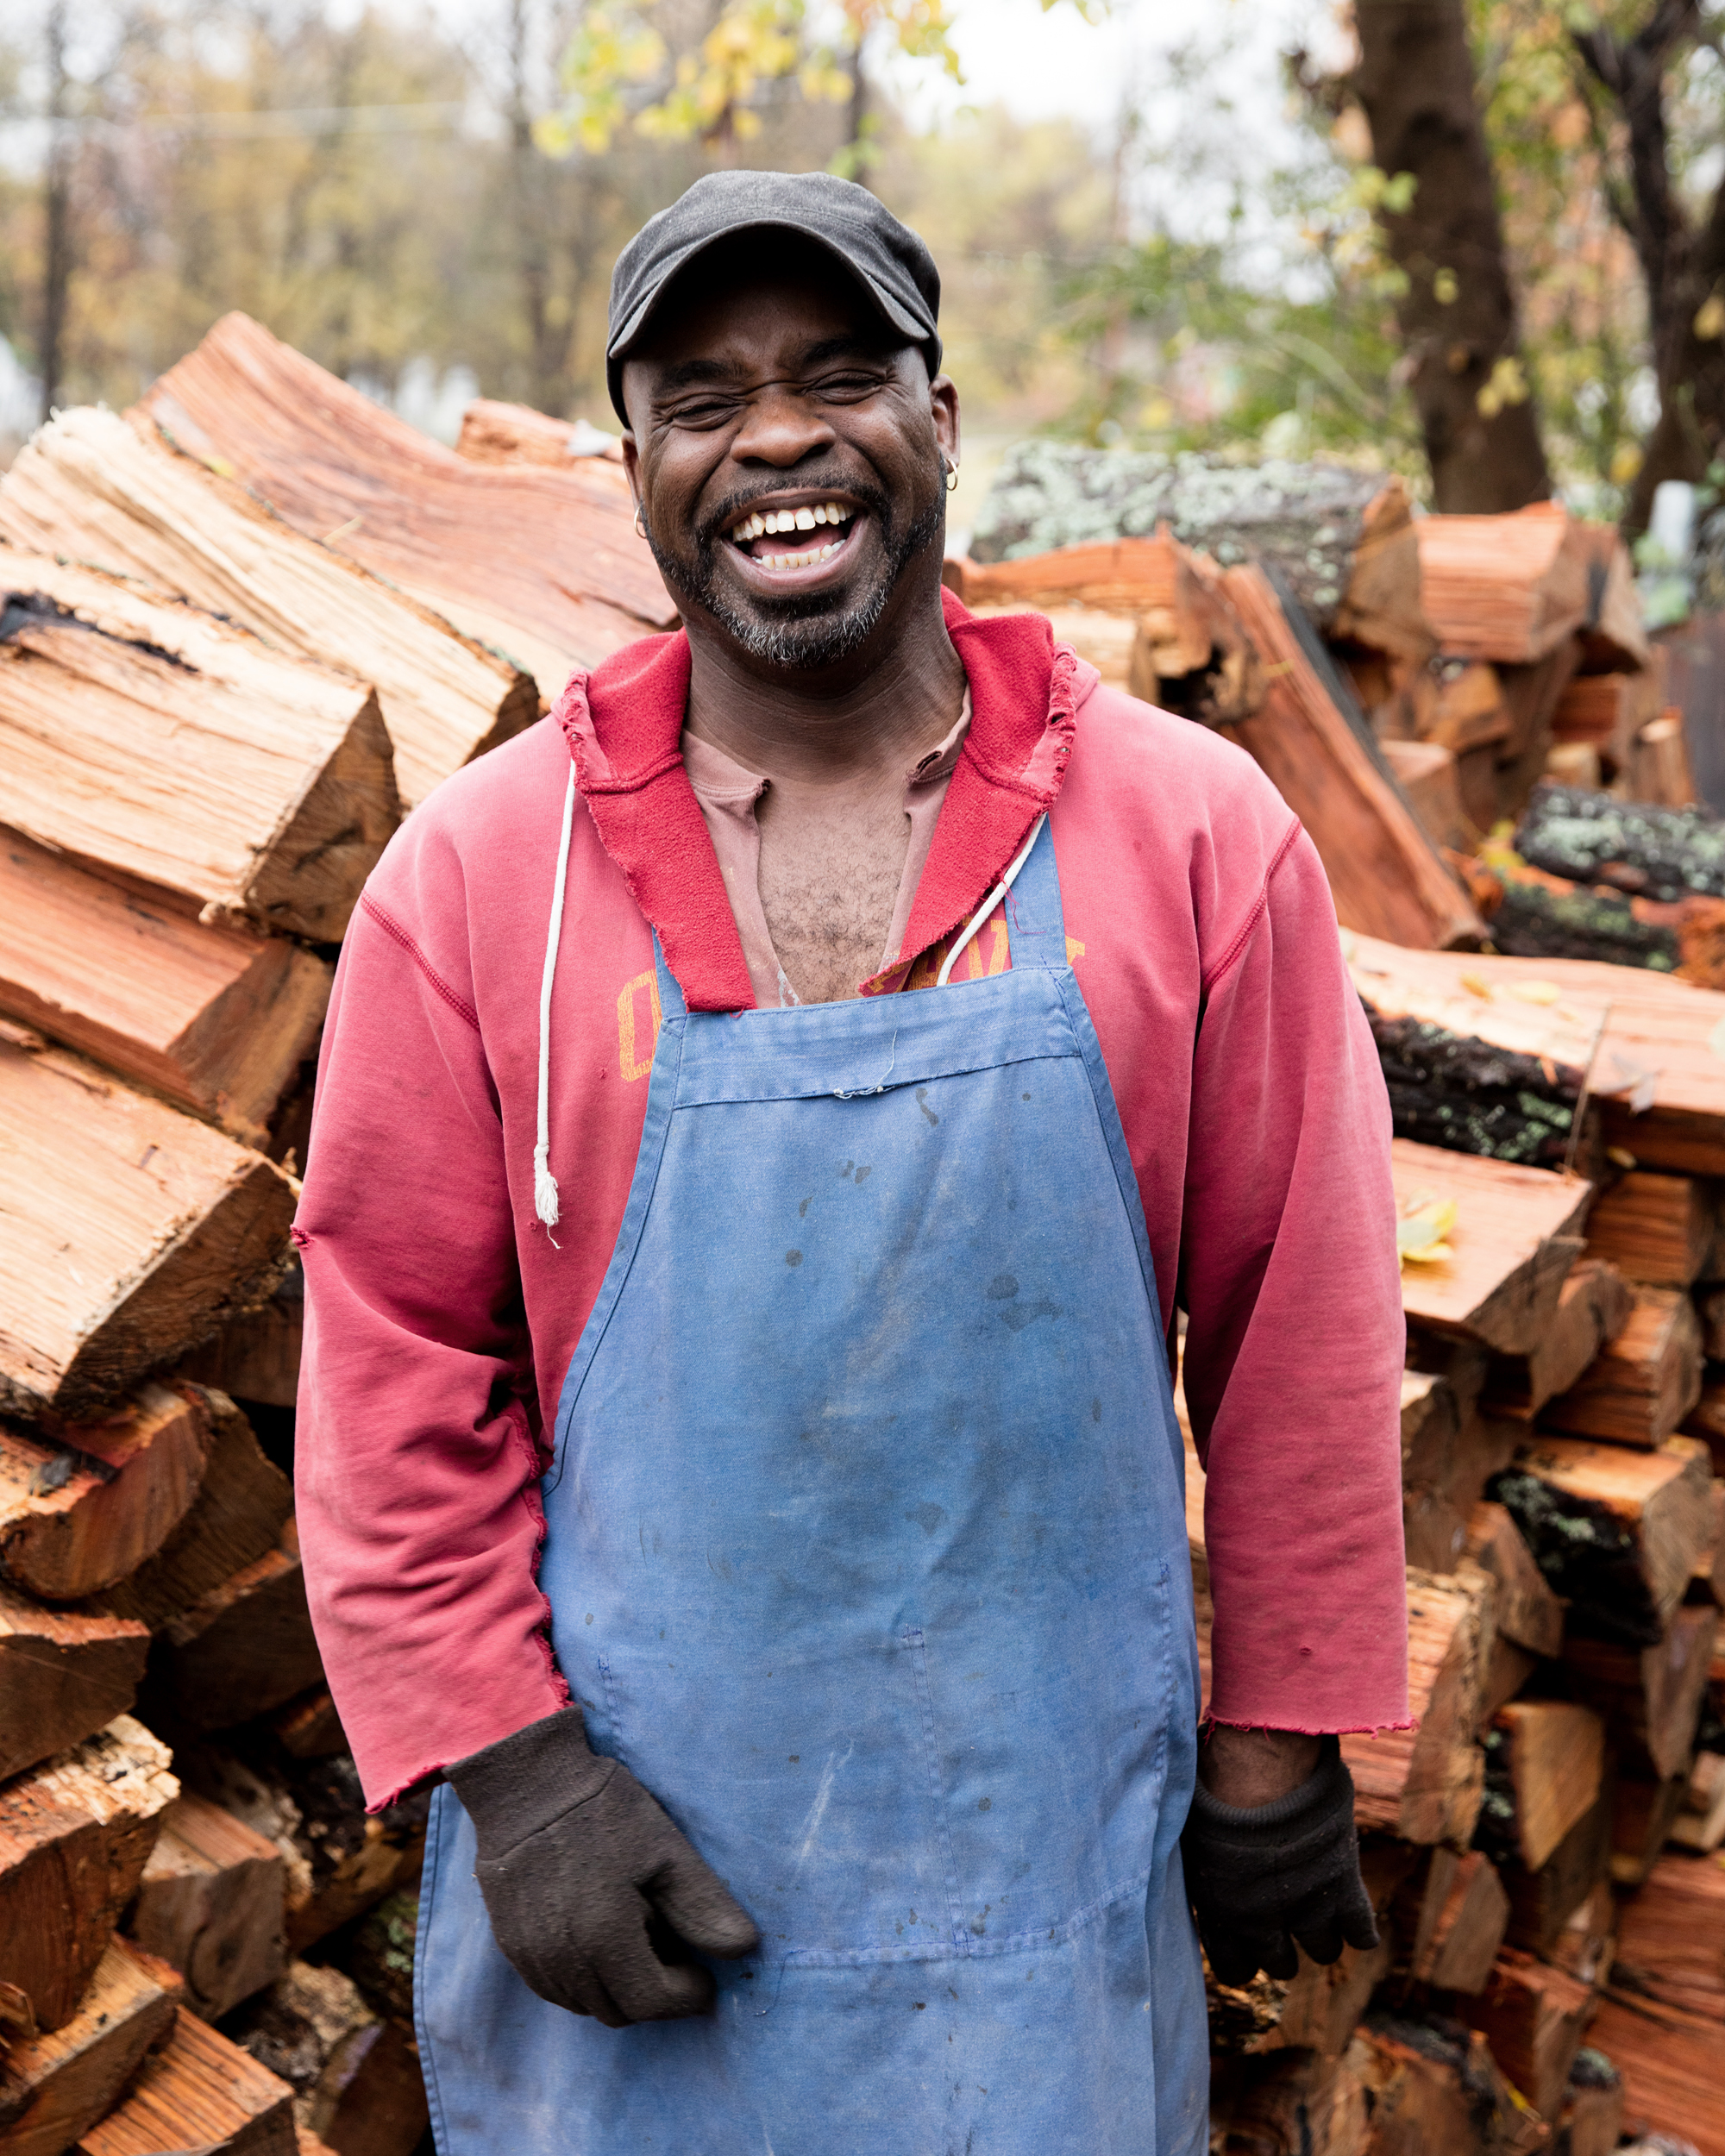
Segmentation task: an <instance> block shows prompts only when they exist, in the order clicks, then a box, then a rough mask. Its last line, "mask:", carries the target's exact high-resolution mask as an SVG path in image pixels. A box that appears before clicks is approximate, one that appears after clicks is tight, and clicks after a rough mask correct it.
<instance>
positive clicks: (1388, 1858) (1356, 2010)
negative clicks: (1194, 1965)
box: [1205, 1835, 1418, 2059]
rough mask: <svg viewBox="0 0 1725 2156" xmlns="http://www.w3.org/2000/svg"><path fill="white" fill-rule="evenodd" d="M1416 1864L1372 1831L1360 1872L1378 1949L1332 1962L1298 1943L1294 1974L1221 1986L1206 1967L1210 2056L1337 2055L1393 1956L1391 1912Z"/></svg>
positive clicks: (1345, 1953)
mask: <svg viewBox="0 0 1725 2156" xmlns="http://www.w3.org/2000/svg"><path fill="white" fill-rule="evenodd" d="M1417 1862H1418V1854H1417V1852H1415V1851H1414V1850H1412V1849H1410V1848H1409V1847H1408V1846H1407V1845H1406V1844H1405V1843H1402V1842H1395V1841H1389V1840H1386V1839H1383V1838H1381V1837H1379V1836H1377V1835H1369V1836H1368V1837H1367V1838H1366V1839H1365V1841H1364V1843H1363V1844H1362V1846H1361V1848H1360V1873H1361V1877H1362V1878H1363V1879H1364V1883H1365V1890H1366V1892H1367V1894H1368V1895H1369V1896H1371V1904H1372V1908H1373V1910H1374V1911H1375V1913H1376V1914H1377V1918H1378V1930H1379V1933H1380V1934H1381V1936H1380V1940H1379V1943H1378V1944H1377V1946H1373V1947H1369V1948H1365V1949H1364V1950H1362V1949H1360V1948H1357V1947H1353V1946H1345V1947H1344V1948H1343V1949H1342V1952H1341V1956H1340V1959H1339V1960H1337V1961H1335V1962H1333V1963H1330V1964H1328V1965H1321V1964H1320V1963H1318V1962H1315V1961H1314V1960H1313V1959H1311V1957H1310V1956H1309V1955H1308V1953H1307V1952H1305V1950H1304V1949H1303V1948H1297V1949H1296V1950H1295V1951H1296V1953H1297V1955H1298V1960H1299V1966H1298V1969H1297V1970H1296V1971H1295V1974H1294V1975H1293V1976H1292V1977H1285V1978H1284V1977H1270V1976H1266V1975H1265V1974H1264V1972H1263V1971H1261V1970H1260V1971H1258V1974H1257V1975H1256V1976H1254V1977H1252V1978H1251V1982H1250V1983H1248V1984H1220V1983H1218V1982H1217V1980H1216V1977H1215V1974H1214V1971H1212V1970H1211V1969H1209V1967H1208V1964H1207V1965H1206V1969H1205V1991H1206V1995H1207V1998H1208V2006H1209V2015H1210V2048H1211V2051H1212V2053H1213V2055H1220V2056H1222V2057H1229V2058H1232V2057H1240V2058H1256V2057H1258V2056H1259V2055H1261V2054H1263V2053H1268V2052H1274V2051H1283V2050H1287V2049H1289V2048H1293V2049H1296V2050H1303V2051H1314V2052H1316V2053H1319V2054H1320V2057H1323V2058H1326V2059H1339V2058H1340V2056H1341V2055H1342V2053H1344V2052H1345V2051H1346V2049H1347V2047H1348V2042H1349V2040H1350V2039H1351V2038H1352V2034H1353V2032H1354V2030H1355V2029H1356V2028H1358V2024H1359V2018H1360V2016H1361V2015H1363V2014H1364V2011H1365V2009H1366V2007H1367V2005H1368V2003H1369V2002H1370V2001H1371V1994H1372V1992H1373V1990H1375V1988H1376V1987H1377V1984H1379V1983H1380V1982H1381V1981H1382V1980H1383V1977H1386V1976H1387V1975H1388V1974H1389V1970H1390V1967H1391V1965H1392V1964H1393V1962H1394V1960H1395V1957H1396V1948H1395V1942H1394V1940H1393V1938H1392V1936H1391V1932H1392V1927H1391V1922H1390V1909H1391V1907H1392V1904H1396V1902H1397V1897H1398V1896H1399V1895H1401V1894H1402V1890H1404V1888H1405V1886H1406V1883H1407V1880H1408V1874H1409V1872H1410V1871H1413V1870H1414V1868H1415V1865H1416V1864H1417Z"/></svg>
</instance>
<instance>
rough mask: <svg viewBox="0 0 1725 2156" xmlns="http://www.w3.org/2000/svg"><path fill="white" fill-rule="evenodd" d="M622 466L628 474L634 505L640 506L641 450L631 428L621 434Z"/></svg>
mask: <svg viewBox="0 0 1725 2156" xmlns="http://www.w3.org/2000/svg"><path fill="white" fill-rule="evenodd" d="M623 468H624V472H626V473H628V475H629V491H630V494H631V495H633V497H634V498H635V506H636V507H637V509H639V508H640V506H641V451H640V449H639V448H637V444H636V440H635V433H634V429H632V428H630V429H625V430H624V436H623Z"/></svg>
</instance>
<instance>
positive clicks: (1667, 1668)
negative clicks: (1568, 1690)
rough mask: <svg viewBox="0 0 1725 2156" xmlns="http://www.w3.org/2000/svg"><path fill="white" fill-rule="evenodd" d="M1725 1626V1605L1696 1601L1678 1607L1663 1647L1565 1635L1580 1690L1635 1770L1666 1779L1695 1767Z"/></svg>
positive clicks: (1568, 1667)
mask: <svg viewBox="0 0 1725 2156" xmlns="http://www.w3.org/2000/svg"><path fill="white" fill-rule="evenodd" d="M1718 1628H1719V1612H1718V1611H1717V1609H1709V1608H1697V1607H1690V1608H1683V1609H1679V1610H1678V1613H1677V1614H1676V1615H1675V1616H1674V1617H1673V1618H1672V1623H1671V1630H1670V1631H1669V1632H1668V1633H1666V1635H1665V1638H1664V1639H1662V1640H1660V1641H1659V1645H1657V1646H1651V1647H1644V1648H1640V1649H1639V1650H1638V1649H1636V1648H1633V1647H1624V1646H1620V1645H1615V1644H1614V1643H1612V1642H1610V1641H1609V1640H1603V1639H1583V1638H1579V1637H1571V1638H1570V1639H1566V1640H1565V1642H1564V1651H1563V1658H1564V1666H1565V1669H1566V1670H1568V1671H1569V1673H1570V1678H1571V1687H1572V1689H1573V1690H1574V1691H1575V1693H1576V1695H1577V1696H1578V1697H1579V1698H1582V1699H1585V1700H1590V1701H1591V1702H1592V1703H1593V1705H1594V1707H1595V1708H1597V1710H1598V1711H1599V1713H1600V1714H1603V1716H1604V1717H1605V1721H1606V1726H1607V1727H1608V1728H1609V1731H1610V1733H1611V1740H1612V1743H1613V1745H1615V1748H1616V1751H1617V1753H1618V1756H1619V1758H1621V1759H1622V1761H1623V1764H1624V1765H1625V1766H1626V1767H1627V1768H1628V1771H1630V1772H1631V1773H1632V1774H1633V1773H1642V1774H1652V1775H1653V1777H1655V1778H1656V1779H1658V1780H1659V1781H1661V1782H1663V1781H1665V1780H1666V1779H1667V1778H1668V1777H1671V1776H1672V1775H1676V1774H1679V1773H1682V1772H1683V1771H1684V1770H1685V1769H1686V1768H1687V1766H1688V1764H1689V1760H1690V1757H1691V1753H1692V1752H1693V1751H1694V1749H1695V1733H1696V1727H1697V1724H1698V1722H1699V1720H1700V1719H1701V1708H1702V1702H1703V1699H1704V1697H1705V1695H1706V1691H1707V1678H1708V1671H1709V1668H1710V1666H1711V1664H1712V1660H1713V1643H1714V1640H1715V1638H1716V1635H1717V1633H1718Z"/></svg>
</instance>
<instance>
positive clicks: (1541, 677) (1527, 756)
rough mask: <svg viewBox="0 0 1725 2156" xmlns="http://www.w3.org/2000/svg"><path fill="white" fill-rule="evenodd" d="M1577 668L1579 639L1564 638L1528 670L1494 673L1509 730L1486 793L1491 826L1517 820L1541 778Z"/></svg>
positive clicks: (1499, 748) (1505, 669)
mask: <svg viewBox="0 0 1725 2156" xmlns="http://www.w3.org/2000/svg"><path fill="white" fill-rule="evenodd" d="M1580 663H1581V642H1580V639H1579V638H1578V637H1576V636H1566V637H1565V639H1564V641H1563V642H1562V643H1560V644H1559V646H1558V647H1557V649H1555V650H1554V651H1548V652H1547V653H1546V655H1545V657H1544V658H1543V659H1536V660H1534V662H1533V664H1532V665H1531V666H1524V667H1515V666H1503V667H1499V668H1498V670H1497V680H1498V683H1499V686H1500V687H1501V688H1502V694H1503V707H1504V709H1505V711H1508V713H1509V732H1508V733H1507V734H1506V735H1505V736H1503V738H1502V741H1500V742H1499V743H1498V744H1497V748H1496V772H1495V774H1494V777H1493V786H1492V792H1493V797H1494V800H1495V805H1496V812H1497V818H1494V819H1493V820H1494V821H1496V820H1497V819H1499V818H1505V817H1508V818H1515V817H1519V816H1520V815H1521V811H1522V809H1523V808H1524V807H1525V806H1526V805H1527V796H1528V795H1529V794H1530V793H1532V792H1533V790H1534V787H1536V786H1537V785H1538V784H1539V783H1540V780H1541V779H1542V778H1543V777H1544V775H1545V770H1546V759H1547V758H1548V757H1549V756H1550V755H1551V753H1552V750H1553V748H1554V747H1555V746H1556V737H1555V736H1554V734H1553V720H1554V718H1555V716H1556V712H1557V708H1558V705H1559V704H1560V703H1561V702H1562V700H1563V693H1564V691H1565V689H1566V688H1567V687H1568V686H1569V684H1570V681H1571V679H1572V677H1573V675H1574V674H1575V670H1576V668H1577V667H1578V666H1579V665H1580ZM1475 820H1476V821H1477V820H1478V819H1477V818H1476V819H1475Z"/></svg>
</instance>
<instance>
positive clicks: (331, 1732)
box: [270, 1684, 411, 2019]
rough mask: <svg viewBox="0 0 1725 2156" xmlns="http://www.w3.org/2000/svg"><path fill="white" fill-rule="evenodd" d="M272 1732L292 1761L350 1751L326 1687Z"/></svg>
mask: <svg viewBox="0 0 1725 2156" xmlns="http://www.w3.org/2000/svg"><path fill="white" fill-rule="evenodd" d="M270 1729H271V1731H272V1733H273V1735H274V1737H275V1740H276V1742H277V1743H278V1744H279V1745H280V1746H281V1748H282V1750H283V1751H284V1752H286V1753H287V1755H288V1757H289V1758H292V1759H333V1758H336V1755H337V1754H338V1753H341V1752H346V1751H347V1750H348V1739H347V1736H346V1734H345V1733H344V1732H343V1730H342V1718H341V1716H340V1715H339V1714H337V1713H336V1702H335V1700H334V1699H333V1698H332V1697H331V1695H330V1691H329V1686H328V1685H327V1684H317V1685H314V1686H313V1687H312V1689H311V1690H310V1691H309V1692H302V1693H301V1694H300V1695H299V1697H298V1699H292V1700H290V1701H289V1702H287V1704H286V1706H285V1707H282V1708H278V1709H277V1710H276V1712H275V1713H274V1714H273V1715H272V1716H271V1717H270ZM409 2018H410V2019H411V2016H410V2017H409Z"/></svg>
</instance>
